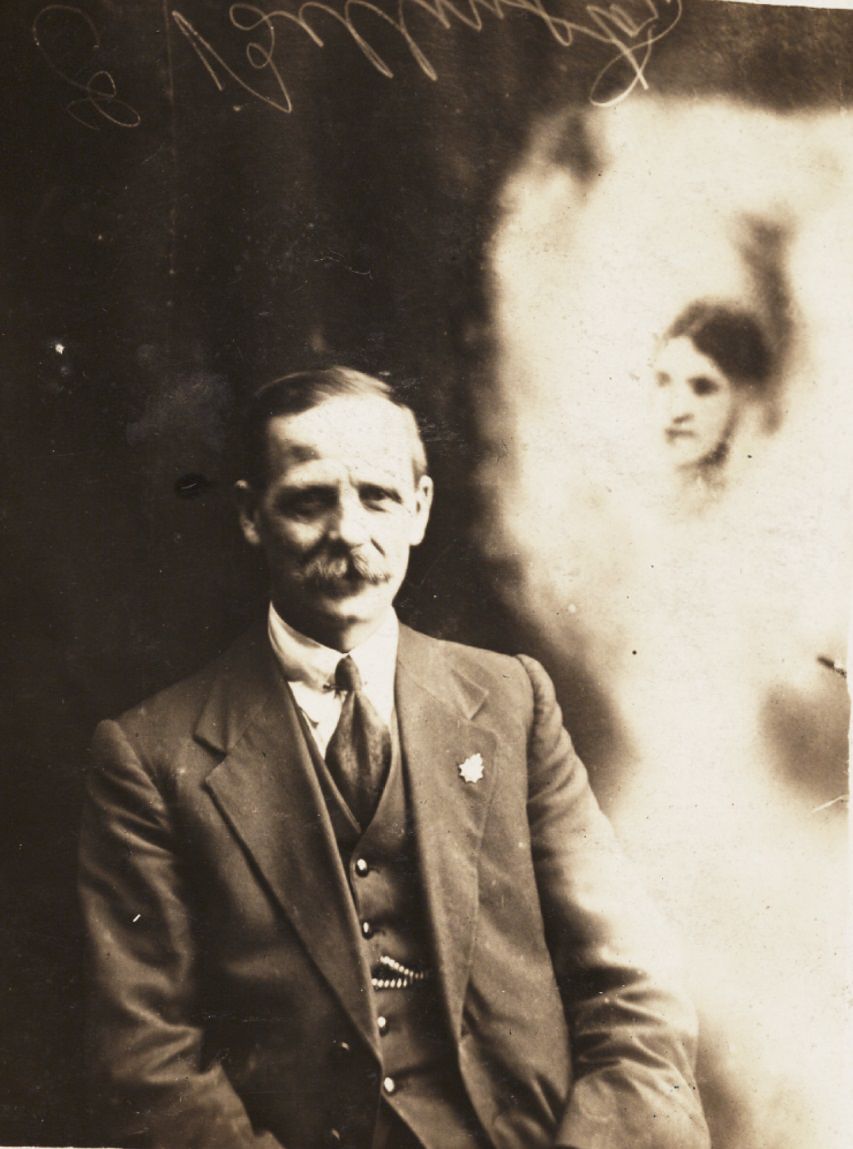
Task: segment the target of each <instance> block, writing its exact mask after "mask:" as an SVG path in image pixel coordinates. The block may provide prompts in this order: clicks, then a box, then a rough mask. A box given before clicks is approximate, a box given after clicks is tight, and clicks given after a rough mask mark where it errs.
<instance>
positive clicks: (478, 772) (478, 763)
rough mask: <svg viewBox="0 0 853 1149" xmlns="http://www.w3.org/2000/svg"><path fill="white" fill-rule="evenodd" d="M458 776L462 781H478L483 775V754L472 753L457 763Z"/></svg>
mask: <svg viewBox="0 0 853 1149" xmlns="http://www.w3.org/2000/svg"><path fill="white" fill-rule="evenodd" d="M459 776H460V777H461V779H462V781H463V782H479V781H480V779H481V778H482V777H483V755H482V754H472V755H471V757H470V758H466V759H465V761H464V762H460V763H459Z"/></svg>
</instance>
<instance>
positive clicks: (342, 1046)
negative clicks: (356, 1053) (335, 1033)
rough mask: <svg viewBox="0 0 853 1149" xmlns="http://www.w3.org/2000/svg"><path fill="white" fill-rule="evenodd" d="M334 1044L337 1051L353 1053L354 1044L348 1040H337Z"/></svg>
mask: <svg viewBox="0 0 853 1149" xmlns="http://www.w3.org/2000/svg"><path fill="white" fill-rule="evenodd" d="M333 1045H334V1050H335V1053H352V1046H351V1045H350V1043H349V1042H348V1041H335V1042H334V1043H333Z"/></svg>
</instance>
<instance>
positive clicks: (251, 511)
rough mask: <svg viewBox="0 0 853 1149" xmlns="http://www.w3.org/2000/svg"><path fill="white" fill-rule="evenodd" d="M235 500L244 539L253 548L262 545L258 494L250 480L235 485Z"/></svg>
mask: <svg viewBox="0 0 853 1149" xmlns="http://www.w3.org/2000/svg"><path fill="white" fill-rule="evenodd" d="M234 498H235V499H236V501H237V513H238V514H239V516H240V530H241V531H242V532H243V538H244V539H245V540H246V542H247V543H249V544H250V545H251V546H253V547H259V546H260V545H261V533H260V531H259V530H258V493H257V491H256V490H255V488H254V487H253V486H252V484H251V483H250V482H249V481H248V479H240V480H238V482H236V483H235V484H234Z"/></svg>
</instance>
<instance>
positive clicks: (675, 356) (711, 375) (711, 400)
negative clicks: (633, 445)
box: [655, 336, 740, 467]
mask: <svg viewBox="0 0 853 1149" xmlns="http://www.w3.org/2000/svg"><path fill="white" fill-rule="evenodd" d="M655 383H656V388H655V390H656V406H657V412H658V420H659V423H660V426H661V429H662V431H663V436H664V440H665V442H666V443H667V444H668V445H669V448H670V450H671V451H672V457H673V461H674V463H675V466H676V467H689V466H693V465H695V464H696V463H700V462H702V461H703V460H704V459H707V458H709V457H710V456H711V455H713V454H714V452H715V451H716V450H717V448H718V447H720V446H721V444H722V443H723V442H725V441H726V440H727V439H728V436H729V435H730V434H731V432H732V430H733V428H734V425H735V423H736V422H737V419H738V415H739V413H740V402H739V398H738V393H737V391H736V390H735V388H734V386H733V385H732V383H731V381H730V380H729V379H728V377H727V376H726V375H725V374H724V373H723V372H722V371H721V370H720V368H719V367H718V366H717V365H716V363H714V361H713V360H712V359H709V358H708V356H707V355H703V354H702V352H701V351H699V350H697V348H696V347H695V346H694V345H693V341H692V340H691V339H688V338H687V337H686V336H679V337H678V338H676V339H671V340H669V342H668V343H666V344H665V345H664V347H663V348H662V350H661V351H660V353H659V355H658V356H657V359H656V361H655Z"/></svg>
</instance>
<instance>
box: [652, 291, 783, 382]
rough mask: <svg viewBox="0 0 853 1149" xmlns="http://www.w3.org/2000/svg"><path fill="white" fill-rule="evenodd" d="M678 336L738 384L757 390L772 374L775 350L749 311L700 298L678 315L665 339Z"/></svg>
mask: <svg viewBox="0 0 853 1149" xmlns="http://www.w3.org/2000/svg"><path fill="white" fill-rule="evenodd" d="M679 337H684V338H686V339H689V340H690V341H691V342H692V344H693V346H694V347H695V348H696V350H697V351H701V353H702V354H703V355H706V356H707V357H708V358H709V359H711V360H712V361H713V362H714V363H716V364H717V366H718V367H719V368H720V370H722V371H723V372H724V373H725V374H726V376H727V377H728V378H729V379H730V380H731V382H732V384H733V385H734V386H736V387H737V386H744V385H745V386H749V387H753V388H755V389H756V390H758V389H760V388H761V387H762V386H763V385H764V384H765V383H767V381H768V379H769V377H770V372H771V369H772V367H773V354H772V352H771V350H770V346H769V343H768V340H767V336H766V335H765V333H764V330H763V328H762V326H761V324H760V323H759V321H758V319H757V318H756V317H755V315H753V314H752V313H751V312H750V311H746V310H744V309H743V308H739V307H731V306H727V305H724V304H720V303H711V302H707V301H705V300H700V301H698V302H696V303H693V304H691V305H690V307H688V308H686V310H684V311H683V312H682V313H681V315H679V317H678V319H676V321H675V322H674V323H673V324H672V326H671V327H670V328H669V330H668V331H667V332H666V334H665V335H664V341H666V340H669V339H678V338H679Z"/></svg>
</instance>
